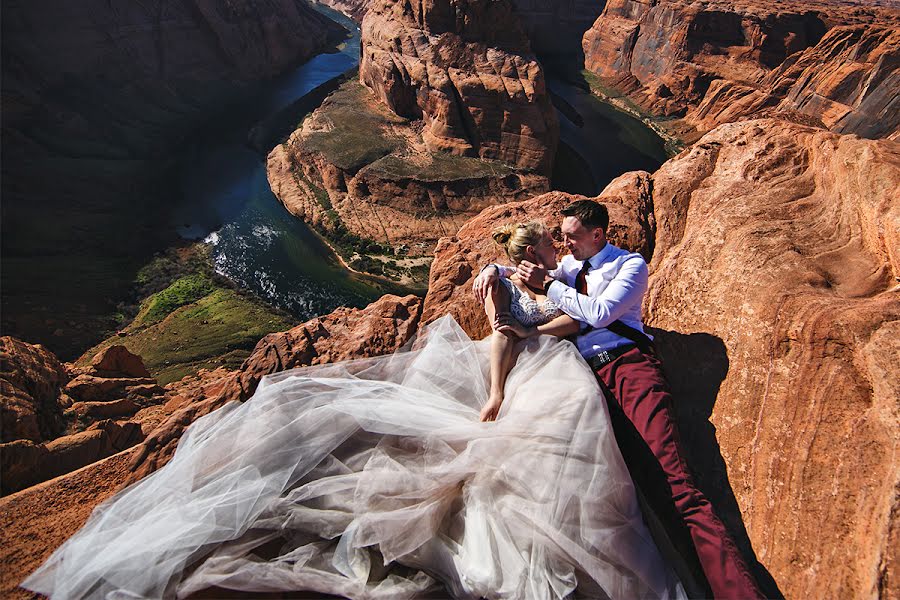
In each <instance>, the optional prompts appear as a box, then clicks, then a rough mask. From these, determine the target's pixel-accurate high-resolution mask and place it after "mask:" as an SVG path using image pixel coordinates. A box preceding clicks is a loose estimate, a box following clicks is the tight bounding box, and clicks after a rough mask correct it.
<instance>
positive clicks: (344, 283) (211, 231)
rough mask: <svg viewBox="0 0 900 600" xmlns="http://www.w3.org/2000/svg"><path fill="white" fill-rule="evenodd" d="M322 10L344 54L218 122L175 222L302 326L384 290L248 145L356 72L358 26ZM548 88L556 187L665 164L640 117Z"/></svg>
mask: <svg viewBox="0 0 900 600" xmlns="http://www.w3.org/2000/svg"><path fill="white" fill-rule="evenodd" d="M316 8H317V10H320V11H321V12H323V13H325V14H326V15H327V16H329V17H330V18H332V19H334V20H336V21H338V22H339V23H341V24H342V25H343V26H344V27H345V28H346V29H348V30H349V31H350V32H351V36H350V38H349V39H348V40H347V41H346V42H345V43H344V44H343V45H342V46H341V47H340V48H339V51H338V52H334V53H329V54H320V55H318V56H316V57H315V58H313V59H311V60H310V61H308V62H307V63H305V64H304V65H302V66H301V67H299V68H298V69H296V70H294V71H293V72H291V73H288V74H286V75H285V76H283V77H281V78H279V79H277V80H275V81H273V82H271V83H270V84H268V85H266V86H263V87H261V88H260V90H259V93H258V94H257V95H256V97H255V98H254V99H253V101H252V102H250V103H247V104H245V105H243V107H242V108H241V109H240V110H236V111H235V112H233V113H231V114H229V115H228V118H227V124H226V126H222V123H221V122H218V123H216V124H213V125H211V126H210V127H207V128H206V129H205V130H203V131H201V132H200V133H199V135H197V136H195V138H194V140H193V142H192V144H191V146H190V147H188V148H187V149H185V152H184V154H183V156H184V158H183V160H182V162H181V167H180V169H179V170H180V177H179V186H178V187H179V190H180V193H181V196H182V197H181V199H180V201H179V202H178V203H177V208H176V210H175V212H174V218H173V221H172V226H173V227H174V228H175V230H176V231H177V232H178V234H179V235H180V236H181V237H182V238H184V239H190V240H204V241H205V242H206V243H208V244H210V245H211V246H212V256H213V260H214V263H215V269H216V271H217V272H219V273H220V274H222V275H224V276H225V277H227V278H229V279H231V280H232V281H234V282H235V283H236V284H238V285H239V286H241V287H243V288H245V289H249V290H251V291H253V292H254V293H255V294H256V295H258V296H260V297H261V298H264V299H265V300H266V301H268V302H269V303H271V304H273V305H275V306H277V307H279V308H281V309H284V310H287V311H288V312H290V313H291V314H292V315H293V316H294V317H295V318H297V319H298V320H306V319H309V318H312V317H313V316H316V315H320V314H324V313H328V312H330V311H331V310H333V309H334V308H336V307H338V306H364V305H365V304H367V303H368V302H370V301H371V300H373V299H374V298H376V297H378V296H380V295H381V294H383V293H384V291H385V289H386V288H385V287H383V286H378V285H375V284H373V281H372V280H371V279H366V278H363V277H360V276H358V275H355V274H352V273H350V272H348V271H346V270H345V269H343V268H342V267H341V266H340V264H339V263H338V261H337V260H336V257H335V256H334V254H333V253H332V252H331V250H330V249H329V248H328V247H327V246H326V245H325V244H323V243H322V241H321V240H320V239H319V238H318V237H317V236H316V235H315V234H314V233H313V232H312V231H311V230H310V229H309V227H307V226H306V225H305V224H304V223H303V222H302V221H301V220H299V219H297V218H296V217H294V216H292V215H291V214H290V213H288V212H287V210H285V209H284V207H283V206H282V205H281V204H280V203H279V202H278V200H277V199H276V198H275V196H274V194H273V193H272V191H271V189H270V188H269V184H268V181H267V179H266V171H265V154H266V152H267V150H268V149H270V147H271V145H273V144H272V143H271V142H270V143H269V145H268V146H265V145H264V144H263V146H264V147H261V148H260V147H258V148H256V149H254V148H253V147H252V146H253V144H251V143H249V142H248V137H251V136H250V134H251V132H253V131H254V128H257V129H259V127H258V126H259V125H260V124H261V123H262V124H264V123H267V122H268V123H271V122H273V121H279V120H282V121H283V120H284V115H288V117H290V115H291V114H295V113H297V103H298V102H299V101H300V100H301V99H302V98H303V97H304V96H305V95H307V94H310V92H313V91H314V90H316V88H318V87H319V86H323V84H327V83H328V82H329V81H332V80H334V79H335V78H337V77H339V76H341V75H342V74H344V73H346V72H347V71H349V70H352V69H353V68H355V67H356V65H357V63H358V57H359V46H360V37H359V29H358V26H357V25H356V24H355V23H354V22H353V21H351V20H350V19H348V18H347V17H345V16H344V15H342V14H340V13H338V12H336V11H333V10H331V9H328V8H326V7H322V6H318V5H317V6H316ZM548 83H549V87H550V89H551V91H552V92H553V93H554V94H555V95H556V96H557V98H556V100H557V104H559V103H560V102H559V101H560V100H561V102H562V104H563V105H565V110H564V111H563V112H561V113H560V116H559V120H560V133H561V140H562V143H563V148H562V149H561V150H560V154H559V160H558V161H557V162H558V167H557V169H556V171H555V173H554V177H553V185H554V188H555V189H562V190H564V191H568V192H573V193H582V194H587V195H594V194H596V193H598V192H599V191H600V190H602V188H603V187H604V186H605V185H606V184H607V183H608V182H609V181H610V180H611V179H613V178H614V177H615V176H617V175H619V174H621V173H622V172H625V171H629V170H634V169H647V170H651V171H652V170H655V169H656V167H658V166H659V165H660V164H661V163H662V162H663V161H664V160H665V152H664V149H663V142H662V140H661V139H660V138H659V137H658V136H656V134H655V133H653V132H652V131H651V130H650V129H648V128H647V127H646V126H645V125H644V124H643V123H641V122H640V121H638V120H637V119H634V118H632V117H630V116H629V115H626V114H624V113H622V112H620V111H618V110H616V109H614V108H612V107H611V106H609V105H607V104H605V103H603V102H602V101H600V100H598V99H597V98H596V97H595V96H593V95H591V94H590V93H588V92H585V91H584V90H582V89H581V88H579V86H578V85H576V84H574V83H571V82H566V81H564V80H563V79H553V78H548ZM573 111H574V114H573ZM298 120H299V116H298ZM264 137H265V136H264ZM256 145H257V146H260V145H261V144H260V143H259V142H256Z"/></svg>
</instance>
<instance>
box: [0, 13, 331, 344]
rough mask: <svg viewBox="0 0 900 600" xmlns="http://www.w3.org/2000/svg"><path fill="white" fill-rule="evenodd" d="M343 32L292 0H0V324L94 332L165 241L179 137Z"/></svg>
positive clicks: (61, 335)
mask: <svg viewBox="0 0 900 600" xmlns="http://www.w3.org/2000/svg"><path fill="white" fill-rule="evenodd" d="M343 35H344V31H343V29H342V28H340V27H339V26H337V25H336V24H334V23H333V22H331V21H329V20H328V19H326V18H324V17H323V16H321V15H320V14H319V13H317V12H316V11H315V10H313V9H312V8H311V7H310V6H309V5H307V4H306V3H305V2H304V1H302V0H273V1H271V2H257V3H234V2H229V1H226V0H198V1H190V2H181V3H171V2H162V1H158V0H152V1H150V2H143V3H140V4H134V3H132V4H129V5H127V6H126V5H120V4H118V3H108V2H98V1H93V0H92V1H87V2H81V3H77V4H73V3H71V2H61V1H55V0H49V1H44V2H24V1H16V0H13V1H11V2H5V3H4V5H3V21H2V36H0V38H2V83H0V88H2V112H3V122H2V132H0V138H2V152H3V162H2V196H3V203H2V222H3V235H2V260H3V268H2V279H3V281H2V289H3V308H4V310H3V315H2V326H3V330H4V333H7V334H12V335H17V336H20V337H23V338H25V339H27V340H29V341H32V342H41V343H44V344H46V345H48V346H49V347H50V348H52V349H53V350H54V351H56V352H57V353H59V354H60V355H62V356H64V357H65V358H73V357H74V356H77V355H78V354H79V353H80V352H81V351H83V350H84V348H86V347H89V346H91V345H93V344H94V343H96V342H97V341H98V339H99V336H100V335H102V332H103V331H105V330H109V328H110V327H113V326H114V323H113V322H111V319H110V317H109V315H111V314H112V313H114V312H116V302H117V301H118V300H122V299H124V297H125V296H126V295H127V293H128V291H129V287H130V285H131V282H130V279H131V276H132V275H133V274H134V272H135V271H136V270H137V269H138V268H139V267H140V266H143V264H144V262H145V261H146V260H148V259H149V257H150V256H152V254H153V253H154V252H156V251H159V250H160V249H161V248H163V247H165V246H166V245H168V244H170V243H172V240H171V239H170V238H171V237H174V234H173V233H172V229H173V225H172V222H171V221H172V218H173V217H172V216H171V209H172V205H173V204H174V202H175V201H176V200H177V199H178V195H179V193H180V190H179V189H178V187H177V185H178V174H177V173H173V172H172V166H173V164H174V163H175V162H176V160H177V158H178V155H179V153H180V152H182V151H183V150H184V146H185V144H184V143H185V141H186V140H189V139H190V137H191V136H192V135H194V133H195V132H196V130H197V129H198V128H199V127H200V126H201V125H209V124H215V123H211V122H212V121H213V120H214V118H215V117H216V116H217V115H219V114H220V113H221V112H222V111H223V110H225V109H227V108H228V107H229V106H231V105H233V104H235V103H237V102H240V101H241V100H242V99H243V98H245V94H246V93H249V92H250V91H251V90H252V89H253V88H254V87H255V86H257V85H259V84H260V83H261V82H263V81H264V80H266V79H267V78H270V77H273V76H275V75H277V74H279V73H282V72H284V71H285V70H287V69H289V68H291V67H294V66H296V65H299V64H300V63H302V62H303V61H305V60H306V59H308V58H310V57H312V56H313V55H314V54H316V53H317V52H320V51H322V50H323V49H325V48H326V46H327V45H329V44H332V43H335V42H336V41H337V40H339V39H341V38H342V37H343ZM216 125H218V124H216ZM84 282H88V284H87V285H85V284H84ZM61 289H62V290H63V293H60V290H61Z"/></svg>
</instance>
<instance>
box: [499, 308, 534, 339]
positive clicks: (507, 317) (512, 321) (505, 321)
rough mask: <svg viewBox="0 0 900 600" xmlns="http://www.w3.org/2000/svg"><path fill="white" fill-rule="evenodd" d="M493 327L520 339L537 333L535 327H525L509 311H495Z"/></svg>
mask: <svg viewBox="0 0 900 600" xmlns="http://www.w3.org/2000/svg"><path fill="white" fill-rule="evenodd" d="M494 329H495V330H496V331H499V332H500V333H504V334H506V335H514V336H516V337H518V338H521V339H525V338H530V337H531V336H533V335H535V334H536V333H537V328H536V327H525V326H524V325H522V324H521V323H519V321H518V320H517V319H516V318H515V317H513V316H512V315H511V314H509V313H497V317H496V318H495V319H494Z"/></svg>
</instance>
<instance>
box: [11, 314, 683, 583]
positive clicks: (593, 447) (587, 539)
mask: <svg viewBox="0 0 900 600" xmlns="http://www.w3.org/2000/svg"><path fill="white" fill-rule="evenodd" d="M523 345H524V348H523V349H522V352H521V354H520V356H519V358H518V362H517V364H516V366H515V368H514V369H513V371H512V372H511V373H510V376H509V379H508V382H507V386H506V399H505V401H504V403H503V406H502V409H501V411H500V414H499V418H498V420H497V421H496V422H492V423H480V422H479V421H478V414H479V410H480V407H481V406H482V405H483V404H484V402H485V401H486V399H487V392H488V389H487V385H488V371H489V366H488V354H489V342H488V341H480V342H473V341H471V340H469V339H468V338H467V337H466V335H465V333H463V331H462V330H461V329H460V328H459V326H458V325H457V324H456V322H455V321H453V320H452V318H450V317H444V318H442V319H440V320H439V321H437V322H436V323H434V324H433V325H431V326H430V327H429V328H428V330H427V332H426V333H425V334H423V335H421V336H420V337H419V339H418V341H417V343H416V344H415V346H414V347H413V349H412V350H409V351H406V352H398V353H396V354H393V355H390V356H384V357H378V358H373V359H365V360H358V361H350V362H344V363H338V364H333V365H323V366H315V367H308V368H302V369H295V370H292V371H286V372H282V373H278V374H275V375H271V376H268V377H266V378H264V379H263V381H262V382H261V383H260V385H259V389H258V390H257V392H256V394H255V395H254V396H253V398H251V399H250V400H248V401H247V402H245V403H243V404H238V403H233V404H230V405H228V406H225V407H223V408H222V409H220V410H217V411H216V412H214V413H211V414H209V415H207V416H205V417H203V418H202V419H199V420H198V421H197V422H195V423H194V424H193V425H191V427H190V428H189V429H188V430H187V432H186V433H185V435H184V437H183V438H182V439H181V442H180V444H179V446H178V450H177V452H176V453H175V456H174V457H173V459H172V460H171V461H170V462H169V464H167V465H166V466H165V467H163V468H162V469H160V470H159V471H157V472H156V473H154V474H152V475H150V476H149V477H147V478H145V479H144V480H142V481H140V482H138V483H136V484H135V485H133V486H131V487H129V488H127V489H126V490H124V491H122V492H121V493H119V494H117V495H116V496H114V497H112V498H111V499H109V500H107V501H106V502H104V503H103V504H101V505H100V506H98V507H97V509H96V510H94V512H93V514H92V515H91V517H90V519H89V520H88V522H87V523H86V524H85V526H84V527H83V528H82V529H81V530H80V531H79V532H78V533H77V534H75V535H74V536H73V537H72V538H71V539H69V540H68V541H67V542H66V543H65V544H64V545H63V546H62V547H60V548H59V549H58V550H57V551H56V552H55V553H54V554H53V555H52V556H51V557H50V558H49V559H48V560H47V562H46V563H45V564H44V565H43V566H42V567H41V568H40V569H38V570H37V571H36V572H35V573H34V574H32V575H31V576H30V577H29V578H28V579H27V580H26V581H25V582H24V584H23V585H24V587H27V588H29V589H31V590H34V591H37V592H41V593H43V594H46V595H49V596H51V597H52V598H54V599H55V598H84V597H91V598H159V597H185V596H189V595H190V594H192V593H193V592H196V591H198V590H202V589H204V588H208V587H212V586H217V587H220V588H228V589H234V590H245V591H248V592H267V591H293V590H313V591H317V592H322V593H330V594H336V595H341V596H347V597H350V598H390V599H396V598H409V597H417V596H423V595H448V594H450V595H453V596H456V597H472V598H478V597H485V598H527V599H542V598H565V597H587V598H603V597H607V596H608V597H610V598H623V599H632V598H645V597H653V598H666V597H676V596H681V595H682V592H681V588H680V585H679V584H678V583H677V581H676V580H675V577H674V576H673V575H672V573H671V571H670V570H669V569H668V568H667V567H666V566H665V565H664V564H663V561H662V559H661V558H660V555H659V552H658V551H657V549H656V547H655V545H654V544H653V541H652V540H651V538H650V535H649V533H648V532H647V529H646V528H645V526H644V524H643V521H642V519H641V515H640V511H639V509H638V505H637V502H636V500H635V493H634V489H633V487H632V483H631V480H630V478H629V475H628V472H627V470H626V468H625V464H624V462H623V460H622V457H621V455H620V453H619V450H618V447H617V446H616V442H615V439H614V437H613V433H612V431H611V429H610V424H609V417H608V414H607V409H606V404H605V402H604V401H603V399H602V397H601V393H600V390H599V388H598V386H597V383H596V382H595V380H594V377H593V375H592V373H591V371H590V369H589V368H588V367H587V365H586V364H585V363H584V361H583V360H582V359H581V358H580V356H579V355H578V352H577V350H576V349H575V347H574V346H572V345H571V344H570V343H568V342H560V341H557V340H556V339H555V338H550V337H541V338H535V339H532V340H529V341H527V342H525V343H524V344H523Z"/></svg>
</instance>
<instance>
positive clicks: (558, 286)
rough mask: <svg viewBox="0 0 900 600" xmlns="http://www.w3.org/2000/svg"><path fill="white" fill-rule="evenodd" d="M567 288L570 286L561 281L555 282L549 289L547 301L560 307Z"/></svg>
mask: <svg viewBox="0 0 900 600" xmlns="http://www.w3.org/2000/svg"><path fill="white" fill-rule="evenodd" d="M566 287H568V286H567V285H566V284H564V283H563V282H561V281H553V282H552V283H551V284H550V285H549V287H547V299H548V300H550V301H551V302H553V303H554V304H557V305H558V304H559V300H560V298H561V297H562V294H563V291H564V290H565V289H566Z"/></svg>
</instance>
